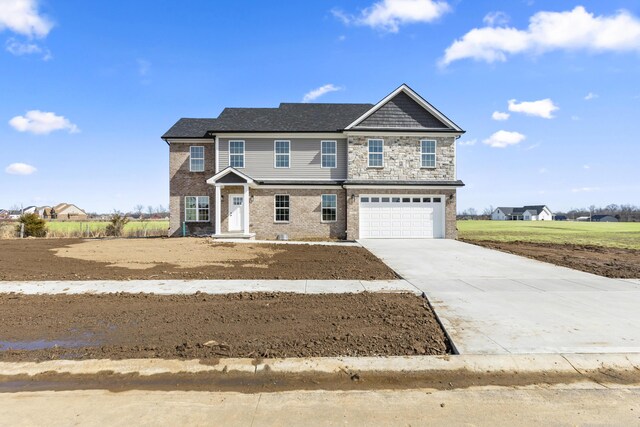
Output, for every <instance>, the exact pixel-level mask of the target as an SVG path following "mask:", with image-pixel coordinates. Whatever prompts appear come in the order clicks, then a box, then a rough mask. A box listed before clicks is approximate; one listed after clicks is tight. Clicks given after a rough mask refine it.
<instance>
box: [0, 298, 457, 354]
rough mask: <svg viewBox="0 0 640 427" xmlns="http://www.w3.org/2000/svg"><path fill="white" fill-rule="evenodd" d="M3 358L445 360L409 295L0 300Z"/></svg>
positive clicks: (421, 306) (444, 348) (436, 334)
mask: <svg viewBox="0 0 640 427" xmlns="http://www.w3.org/2000/svg"><path fill="white" fill-rule="evenodd" d="M0 306H1V307H2V322H0V360H49V359H92V358H111V359H125V358H181V359H194V358H198V359H215V358H219V357H255V358H260V357H305V356H391V355H414V354H446V353H448V352H449V350H450V346H449V344H448V342H447V340H446V338H445V335H444V332H443V331H442V329H441V328H440V326H439V324H438V323H437V321H436V319H435V317H434V314H433V312H432V311H431V309H430V308H429V306H428V304H427V303H426V301H425V300H424V299H423V298H421V297H418V296H415V295H411V294H379V293H361V294H339V295H338V294H318V295H301V294H291V293H277V294H265V293H257V294H228V295H205V294H196V295H172V296H159V295H149V294H133V295H132V294H106V295H74V296H68V295H37V296H35V295H29V296H25V295H15V294H0Z"/></svg>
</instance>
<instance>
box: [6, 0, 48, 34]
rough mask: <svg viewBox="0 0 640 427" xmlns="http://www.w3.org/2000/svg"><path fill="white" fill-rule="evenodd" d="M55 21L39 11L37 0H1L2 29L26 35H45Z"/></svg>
mask: <svg viewBox="0 0 640 427" xmlns="http://www.w3.org/2000/svg"><path fill="white" fill-rule="evenodd" d="M52 27H53V23H52V22H51V21H50V20H49V19H48V18H47V17H45V16H42V15H40V14H39V12H38V1H37V0H0V31H2V30H4V29H8V30H10V31H13V32H14V33H17V34H22V35H23V36H26V37H45V36H46V35H47V34H49V31H51V28H52Z"/></svg>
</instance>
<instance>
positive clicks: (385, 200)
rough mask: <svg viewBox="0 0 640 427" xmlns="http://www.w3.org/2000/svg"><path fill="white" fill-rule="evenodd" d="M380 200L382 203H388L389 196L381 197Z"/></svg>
mask: <svg viewBox="0 0 640 427" xmlns="http://www.w3.org/2000/svg"><path fill="white" fill-rule="evenodd" d="M380 201H381V202H382V203H389V198H388V197H383V198H382V199H380Z"/></svg>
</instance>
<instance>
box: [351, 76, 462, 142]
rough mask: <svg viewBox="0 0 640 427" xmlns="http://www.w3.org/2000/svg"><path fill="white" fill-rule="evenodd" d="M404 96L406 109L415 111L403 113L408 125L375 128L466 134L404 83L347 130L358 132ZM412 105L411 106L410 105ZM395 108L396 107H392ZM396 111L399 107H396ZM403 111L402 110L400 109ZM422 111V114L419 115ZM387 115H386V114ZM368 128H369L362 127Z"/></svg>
mask: <svg viewBox="0 0 640 427" xmlns="http://www.w3.org/2000/svg"><path fill="white" fill-rule="evenodd" d="M401 94H404V96H405V100H404V101H403V103H404V104H405V107H408V108H409V109H410V110H413V111H412V112H413V114H410V113H406V112H405V111H401V113H405V115H406V117H408V118H409V120H408V122H407V124H405V125H404V126H397V125H395V126H380V125H375V126H373V128H388V127H390V128H397V129H402V128H406V129H412V130H429V129H432V130H433V129H436V130H440V131H443V130H444V131H449V132H460V133H464V130H462V128H460V126H458V125H457V124H455V123H454V122H453V121H452V120H451V119H449V118H448V117H447V116H445V115H444V114H442V113H441V112H440V111H439V110H438V109H437V108H436V107H434V106H433V105H431V104H430V103H429V102H428V101H427V100H425V99H424V98H423V97H422V96H420V95H419V94H418V93H417V92H416V91H414V90H413V89H411V87H409V85H408V84H406V83H402V84H401V85H400V86H398V87H397V88H396V89H395V90H394V91H392V92H391V93H390V94H388V95H387V96H385V97H384V98H383V99H382V100H380V101H379V102H378V103H377V104H375V105H374V106H373V107H372V108H371V109H369V110H368V111H367V112H365V113H364V114H363V115H361V116H360V117H358V118H357V119H356V120H354V121H353V122H352V123H351V124H349V125H348V126H347V127H346V128H345V130H356V127H358V126H361V125H363V123H364V122H365V121H366V120H367V119H369V118H371V117H372V116H373V115H374V114H375V113H376V112H378V111H379V110H381V109H384V108H385V107H387V105H389V104H391V103H393V101H394V99H396V98H397V97H398V96H399V95H401ZM409 104H411V105H409ZM392 108H394V107H392ZM395 108H396V110H397V109H398V107H397V106H396V107H395ZM400 110H402V108H400ZM419 111H421V113H419ZM385 114H386V113H385ZM419 116H421V117H419ZM362 127H364V128H367V126H362Z"/></svg>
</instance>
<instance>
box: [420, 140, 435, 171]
mask: <svg viewBox="0 0 640 427" xmlns="http://www.w3.org/2000/svg"><path fill="white" fill-rule="evenodd" d="M420 158H421V159H420V162H421V163H420V165H421V167H423V168H435V167H436V141H431V140H422V141H420Z"/></svg>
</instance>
